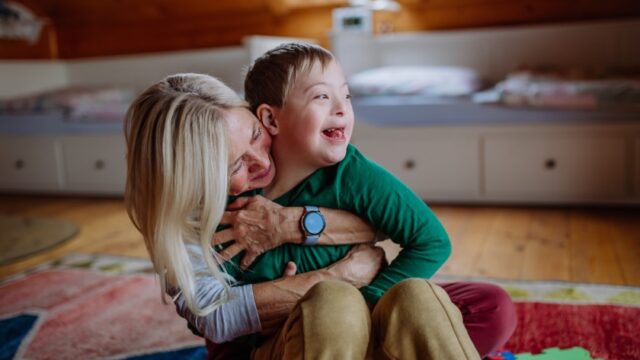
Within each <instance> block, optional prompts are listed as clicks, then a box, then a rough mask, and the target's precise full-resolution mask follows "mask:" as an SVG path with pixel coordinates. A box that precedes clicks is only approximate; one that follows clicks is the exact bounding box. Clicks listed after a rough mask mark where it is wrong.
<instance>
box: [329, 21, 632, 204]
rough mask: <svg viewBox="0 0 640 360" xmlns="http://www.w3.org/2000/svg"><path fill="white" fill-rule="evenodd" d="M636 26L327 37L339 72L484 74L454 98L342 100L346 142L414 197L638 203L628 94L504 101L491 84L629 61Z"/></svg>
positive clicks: (392, 96)
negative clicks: (349, 104) (349, 137)
mask: <svg viewBox="0 0 640 360" xmlns="http://www.w3.org/2000/svg"><path fill="white" fill-rule="evenodd" d="M638 31H640V21H638V20H627V21H615V22H598V23H582V24H556V25H537V26H526V27H517V28H494V29H483V30H460V31H433V32H424V33H410V34H389V35H379V36H372V35H370V34H333V37H332V46H333V50H334V53H335V54H336V56H337V57H338V58H339V60H340V61H341V63H342V65H343V68H344V71H345V73H346V75H347V76H348V77H349V78H350V79H352V78H353V77H354V76H357V75H358V74H360V73H362V72H363V71H365V72H366V71H371V70H372V69H380V68H384V67H398V66H413V67H417V66H429V67H456V68H463V69H468V70H470V71H474V72H476V73H477V74H478V76H479V77H480V78H482V79H483V80H484V82H483V84H482V85H481V86H480V87H479V88H478V89H475V90H474V91H469V92H468V93H465V94H457V96H432V94H427V95H426V96H425V94H421V93H419V94H414V93H409V94H400V95H399V94H394V93H386V92H384V93H382V94H364V95H365V96H356V97H355V98H354V99H353V106H354V111H355V115H356V120H357V124H356V129H355V132H354V143H355V144H356V145H357V146H359V147H360V149H361V150H363V151H364V153H365V154H367V155H368V156H369V157H371V158H372V159H373V160H374V161H376V162H379V163H380V164H382V165H383V166H385V167H386V168H388V169H390V170H391V171H392V172H394V173H395V174H396V175H397V176H398V177H399V178H400V179H402V180H403V181H404V182H405V183H407V184H408V185H409V186H410V187H412V188H413V189H414V191H416V193H418V195H420V196H421V197H423V198H424V199H425V200H428V201H431V202H433V201H435V202H464V203H522V204H536V203H537V204H639V203H640V111H639V108H638V106H637V105H638V103H637V100H635V99H637V98H640V97H639V96H637V93H636V94H634V95H633V96H631V97H630V98H627V100H629V99H631V101H627V102H625V103H623V104H621V106H611V104H605V103H603V102H598V101H595V102H594V101H584V99H585V98H584V97H583V98H581V99H578V100H580V101H573V102H572V101H568V100H567V98H564V99H562V100H563V101H556V102H555V103H554V102H553V100H555V99H556V98H558V96H556V95H555V94H553V93H551V96H548V97H547V98H546V102H544V101H543V102H539V101H538V102H535V101H529V98H527V97H526V96H524V97H523V96H520V98H519V99H518V100H519V102H513V101H505V99H509V100H513V99H514V97H511V98H508V97H504V92H503V93H500V92H499V91H497V90H500V87H499V85H500V84H501V83H502V84H504V83H505V82H507V80H509V79H510V78H509V76H510V75H513V76H519V75H522V71H523V69H525V70H526V69H543V70H545V69H547V70H548V69H569V70H571V69H575V68H576V67H578V68H584V69H595V71H596V72H598V71H602V69H612V68H613V69H634V68H636V69H637V68H640V48H638V47H637V46H635V43H636V39H635V38H634V37H633V35H632V34H635V33H638ZM584 39H589V42H585V41H583V40H584ZM545 71H546V70H545ZM627 80H632V81H635V80H637V79H634V78H631V79H627ZM634 84H635V83H634ZM634 86H635V85H634ZM558 88H561V87H558V86H556V87H555V88H553V89H554V91H556V89H558ZM632 88H633V86H632ZM487 90H489V91H487ZM533 99H534V100H537V99H539V98H533ZM591 99H593V98H591ZM569 100H572V99H569Z"/></svg>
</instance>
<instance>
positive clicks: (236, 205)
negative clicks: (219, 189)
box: [227, 196, 251, 211]
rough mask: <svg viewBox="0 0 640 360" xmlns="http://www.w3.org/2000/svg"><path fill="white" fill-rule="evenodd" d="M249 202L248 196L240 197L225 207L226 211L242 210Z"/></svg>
mask: <svg viewBox="0 0 640 360" xmlns="http://www.w3.org/2000/svg"><path fill="white" fill-rule="evenodd" d="M249 200H251V197H250V196H241V197H239V198H237V199H235V200H234V201H233V202H232V203H231V204H229V205H227V210H229V211H236V210H240V209H242V208H244V207H245V206H246V205H247V203H248V202H249Z"/></svg>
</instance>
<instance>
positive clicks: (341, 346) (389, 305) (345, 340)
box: [251, 279, 480, 360]
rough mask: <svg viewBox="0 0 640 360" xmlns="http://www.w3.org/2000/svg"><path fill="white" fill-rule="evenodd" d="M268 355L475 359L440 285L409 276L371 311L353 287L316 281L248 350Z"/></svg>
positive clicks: (267, 358) (262, 357)
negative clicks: (273, 331) (277, 325)
mask: <svg viewBox="0 0 640 360" xmlns="http://www.w3.org/2000/svg"><path fill="white" fill-rule="evenodd" d="M251 358H252V359H255V360H271V359H274V360H275V359H331V360H335V359H350V360H351V359H402V360H410V359H426V360H428V359H456V360H466V359H479V358H480V356H479V355H478V351H477V350H476V347H475V346H474V343H473V342H472V340H471V338H470V337H469V334H468V332H467V329H466V328H465V324H464V323H463V318H462V314H461V313H460V310H459V309H458V307H456V305H454V304H453V303H452V302H451V299H450V298H449V296H448V295H447V293H446V292H445V291H444V290H443V289H442V288H441V287H440V286H438V285H436V284H434V283H432V282H430V281H428V280H424V279H408V280H405V281H402V282H400V283H398V284H396V285H395V286H394V287H392V288H391V289H390V290H389V291H387V292H386V293H385V294H384V296H383V297H382V298H381V299H380V301H379V302H378V303H377V304H376V306H375V307H374V309H373V312H372V311H370V309H369V307H368V306H367V304H366V302H365V300H364V298H363V297H362V294H361V293H360V292H359V291H358V289H356V288H355V287H353V286H351V285H349V284H347V283H344V282H339V281H324V282H321V283H318V284H316V285H315V286H314V287H313V288H311V289H310V290H309V291H308V292H307V294H305V296H304V297H303V298H302V299H301V300H300V301H299V302H298V303H297V304H296V306H295V307H294V309H293V311H292V312H291V314H290V315H289V317H288V318H287V320H286V322H285V324H284V326H282V328H281V329H280V330H279V331H278V332H277V333H276V334H275V335H273V336H271V337H269V338H268V339H266V340H265V341H264V342H263V343H262V344H261V345H260V346H259V347H257V348H256V349H255V350H254V351H253V353H252V354H251Z"/></svg>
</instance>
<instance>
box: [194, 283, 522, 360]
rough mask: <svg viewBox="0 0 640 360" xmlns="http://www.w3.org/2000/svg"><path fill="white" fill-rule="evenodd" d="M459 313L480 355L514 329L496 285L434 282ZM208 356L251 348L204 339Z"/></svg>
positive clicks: (243, 355)
mask: <svg viewBox="0 0 640 360" xmlns="http://www.w3.org/2000/svg"><path fill="white" fill-rule="evenodd" d="M438 285H439V286H440V287H442V288H443V289H444V290H445V291H446V292H447V294H448V295H449V297H450V298H451V302H452V303H454V304H455V305H456V306H457V307H458V309H460V312H461V313H462V318H463V322H464V325H465V328H466V329H467V331H468V333H469V337H470V338H471V340H472V341H473V344H474V345H475V347H476V349H477V350H478V353H479V354H480V356H482V357H484V356H486V355H487V354H489V353H490V352H492V351H495V350H498V349H499V348H500V347H502V346H503V345H504V344H505V343H506V342H507V340H509V337H511V335H512V334H513V331H514V330H515V328H516V315H515V307H514V305H513V302H512V301H511V298H510V297H509V295H508V294H507V293H506V292H505V291H504V290H503V289H502V288H500V287H499V286H497V285H493V284H488V283H479V282H453V283H443V284H438ZM207 350H208V352H209V359H216V360H221V359H249V357H250V351H251V349H247V348H245V347H243V346H236V344H234V343H233V342H229V343H224V344H214V343H212V342H210V341H208V340H207Z"/></svg>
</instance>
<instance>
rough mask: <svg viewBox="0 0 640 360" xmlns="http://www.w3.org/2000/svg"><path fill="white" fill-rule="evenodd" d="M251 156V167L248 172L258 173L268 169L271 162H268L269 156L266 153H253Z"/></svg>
mask: <svg viewBox="0 0 640 360" xmlns="http://www.w3.org/2000/svg"><path fill="white" fill-rule="evenodd" d="M252 155H253V156H251V159H252V161H251V165H250V166H249V172H250V173H252V172H260V171H262V170H266V169H268V168H269V165H270V163H271V160H269V154H268V153H266V152H261V151H259V152H255V153H253V154H252Z"/></svg>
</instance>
